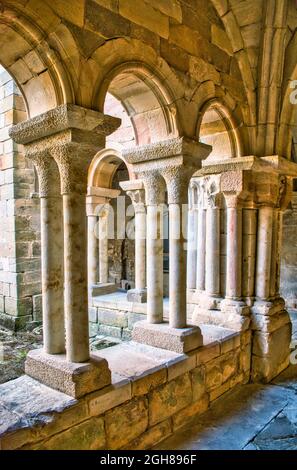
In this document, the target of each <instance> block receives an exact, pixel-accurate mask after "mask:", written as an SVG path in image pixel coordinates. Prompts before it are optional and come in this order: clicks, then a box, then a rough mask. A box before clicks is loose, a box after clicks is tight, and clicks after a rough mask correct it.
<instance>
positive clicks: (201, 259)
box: [196, 179, 206, 292]
mask: <svg viewBox="0 0 297 470" xmlns="http://www.w3.org/2000/svg"><path fill="white" fill-rule="evenodd" d="M196 185H197V191H198V194H197V196H198V216H197V218H198V221H197V279H196V289H197V291H198V292H202V291H204V290H205V256H206V210H205V208H204V181H203V179H200V180H198V181H196Z"/></svg>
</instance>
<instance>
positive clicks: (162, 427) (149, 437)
mask: <svg viewBox="0 0 297 470" xmlns="http://www.w3.org/2000/svg"><path fill="white" fill-rule="evenodd" d="M171 432H172V430H171V422H170V420H169V419H168V420H166V421H163V422H162V423H159V424H156V426H153V427H152V428H150V429H148V430H147V431H146V432H145V433H144V434H142V436H140V437H139V438H137V439H135V440H134V441H133V442H131V443H130V444H128V445H127V446H125V447H124V449H125V450H144V449H151V447H152V446H153V445H155V444H156V443H158V442H160V441H163V440H164V439H166V437H168V436H170V434H171Z"/></svg>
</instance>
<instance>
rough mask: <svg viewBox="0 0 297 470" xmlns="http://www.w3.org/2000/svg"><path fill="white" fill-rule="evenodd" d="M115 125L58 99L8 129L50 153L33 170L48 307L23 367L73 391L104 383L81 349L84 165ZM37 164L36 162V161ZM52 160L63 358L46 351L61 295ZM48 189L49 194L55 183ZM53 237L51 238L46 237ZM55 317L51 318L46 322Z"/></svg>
mask: <svg viewBox="0 0 297 470" xmlns="http://www.w3.org/2000/svg"><path fill="white" fill-rule="evenodd" d="M119 125H120V120H119V119H116V118H113V117H110V116H105V115H103V114H102V113H99V112H96V111H92V110H90V109H85V108H81V107H79V106H76V105H72V104H66V105H61V106H58V107H57V108H55V109H52V110H50V111H48V112H46V113H43V114H41V115H39V116H36V117H34V118H33V119H31V120H29V121H25V122H23V123H21V124H18V125H17V126H14V127H13V128H12V129H11V133H10V135H11V137H12V138H13V139H14V140H15V141H16V142H17V143H21V144H23V145H25V147H26V146H27V145H28V144H30V145H29V147H31V143H32V144H33V146H34V150H33V146H32V147H31V149H30V151H32V152H33V153H35V154H37V153H39V154H43V152H47V153H48V155H49V157H50V159H54V160H55V165H54V167H53V168H52V167H48V168H45V167H43V171H42V172H41V173H40V179H41V181H40V187H41V188H42V192H43V193H44V196H46V197H45V198H44V201H43V202H42V204H41V206H42V209H41V210H42V226H43V227H42V231H43V233H42V244H45V248H46V251H45V252H44V255H43V257H44V260H43V270H44V271H45V274H44V275H43V286H44V287H46V288H47V292H46V296H45V299H46V300H45V302H49V304H50V306H51V310H49V309H48V310H47V308H48V307H47V305H45V307H46V308H45V329H46V333H45V343H46V351H44V350H34V351H30V352H29V353H28V355H27V359H26V364H25V371H26V373H27V374H28V375H30V376H31V377H33V378H35V379H37V380H38V381H40V382H42V383H44V384H46V385H47V386H50V387H52V388H55V389H57V390H59V391H61V392H64V393H66V394H68V395H71V396H73V397H75V398H80V397H82V396H84V395H86V394H87V393H90V392H92V391H95V390H98V389H100V388H103V387H105V386H107V385H109V384H110V382H111V373H110V370H109V368H108V364H107V361H106V360H104V359H101V358H99V357H92V358H90V354H89V334H88V285H87V227H86V225H87V219H86V193H87V175H88V167H89V164H90V162H91V160H92V158H93V157H94V156H95V154H96V153H97V152H98V150H100V149H102V148H103V147H104V145H105V136H106V135H109V134H110V133H112V132H114V131H115V129H117V128H118V127H119ZM28 156H29V155H28ZM29 157H30V156H29ZM51 161H52V160H51ZM40 164H42V165H43V162H42V163H40ZM57 166H58V170H59V176H60V185H61V188H60V191H61V194H62V196H63V197H62V199H63V223H64V227H63V228H64V312H65V323H66V357H65V355H64V354H54V355H53V354H48V352H51V353H53V352H56V353H57V352H63V351H64V341H63V351H61V350H62V344H61V343H62V334H63V336H64V326H62V325H61V323H62V309H61V308H58V306H57V304H56V303H55V299H56V298H57V294H58V293H57V290H58V291H59V298H57V302H59V305H60V306H61V305H62V302H63V300H62V299H63V296H62V289H60V286H61V284H62V281H61V279H62V276H61V274H62V273H61V268H60V265H61V261H62V259H63V258H62V256H61V255H62V253H61V249H60V247H62V236H61V235H60V229H61V225H60V223H59V220H61V217H60V216H61V210H60V202H59V201H60V198H58V199H57V200H58V204H56V202H57V200H56V199H55V200H54V201H53V200H52V199H51V200H49V199H47V196H49V193H47V191H53V188H54V187H55V185H54V183H55V182H56V180H57V179H58V178H57V174H58V172H57ZM44 168H45V169H44ZM53 178H54V180H55V181H54V182H53ZM51 195H54V197H55V198H56V196H57V192H56V189H55V191H54V194H52V193H51ZM57 197H58V196H57ZM55 219H56V220H55ZM61 232H62V230H61ZM56 237H57V238H56ZM55 238H56V243H54V241H53V240H54V239H55ZM45 253H46V255H45ZM56 268H57V271H56V272H55V269H56ZM60 282H61V284H60ZM43 300H44V299H43ZM56 320H57V325H55V324H54V323H55V321H56ZM62 332H63V333H62ZM80 363H84V364H80Z"/></svg>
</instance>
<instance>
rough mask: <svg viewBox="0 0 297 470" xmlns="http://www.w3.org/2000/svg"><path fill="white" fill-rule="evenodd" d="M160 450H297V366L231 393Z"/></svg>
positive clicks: (162, 444)
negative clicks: (270, 382) (265, 380)
mask: <svg viewBox="0 0 297 470" xmlns="http://www.w3.org/2000/svg"><path fill="white" fill-rule="evenodd" d="M156 449H163V450H173V449H176V450H268V449H269V450H297V366H290V368H289V369H287V370H286V371H285V372H284V373H283V374H281V375H280V376H279V377H278V378H277V379H276V380H275V381H274V382H273V383H272V384H270V385H259V384H249V385H243V386H239V387H237V388H236V389H234V390H231V391H230V392H229V393H226V394H225V395H223V396H222V397H221V398H219V399H218V400H217V401H216V402H215V403H214V404H213V405H212V407H211V408H210V409H209V410H208V411H207V412H206V413H204V414H203V415H201V416H200V417H197V418H196V419H195V420H193V422H192V423H191V426H187V427H185V428H184V429H182V430H180V431H178V432H177V433H176V434H174V435H173V436H171V437H170V438H168V439H166V440H165V441H163V442H162V443H161V444H160V445H158V446H157V447H156Z"/></svg>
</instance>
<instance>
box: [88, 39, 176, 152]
mask: <svg viewBox="0 0 297 470" xmlns="http://www.w3.org/2000/svg"><path fill="white" fill-rule="evenodd" d="M90 61H91V62H92V64H93V68H94V69H95V67H96V82H95V84H94V88H93V90H94V92H93V97H92V101H91V103H90V107H91V108H92V109H98V110H99V111H101V112H103V111H104V103H105V98H106V94H107V92H108V90H109V89H110V88H113V92H114V93H116V94H117V95H118V93H119V94H121V91H120V90H119V88H120V82H121V79H122V78H126V79H128V80H131V82H133V80H134V79H135V80H134V81H135V83H137V82H138V83H139V84H141V86H142V93H141V90H140V86H139V87H138V88H137V99H138V105H139V109H141V104H140V102H141V99H143V106H144V109H145V106H146V104H147V101H146V98H148V97H149V96H150V97H151V98H152V101H154V102H155V103H156V107H157V108H158V109H159V117H160V119H161V127H162V136H161V137H162V139H165V138H166V139H167V138H168V136H171V137H177V136H178V135H181V134H182V130H183V122H182V121H183V105H182V101H183V98H184V86H183V84H182V82H181V81H180V80H179V78H178V77H177V75H176V74H175V73H174V72H173V70H172V69H171V68H170V67H169V65H168V64H167V63H166V61H165V60H164V59H163V58H161V57H160V56H159V55H158V54H157V52H156V51H155V50H154V49H153V48H152V47H150V46H148V45H147V44H145V43H143V42H142V41H140V40H138V39H128V38H116V39H113V40H110V41H108V42H106V43H105V44H104V45H102V46H100V47H98V48H97V49H96V51H95V52H94V53H93V54H92V57H91V58H90V60H89V62H90ZM129 77H130V78H129ZM123 83H124V82H123ZM123 83H122V84H123ZM134 104H135V102H134ZM129 108H130V107H129V104H128V105H127V107H126V109H127V110H128V109H129ZM132 114H133V110H132V111H130V115H132ZM137 114H138V117H140V114H141V113H140V112H138V113H134V114H133V120H134V121H135V120H136V116H137ZM159 125H160V124H159ZM165 134H166V136H165ZM136 140H137V139H136ZM159 140H160V139H159ZM142 143H147V142H143V141H142V139H139V144H142Z"/></svg>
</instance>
